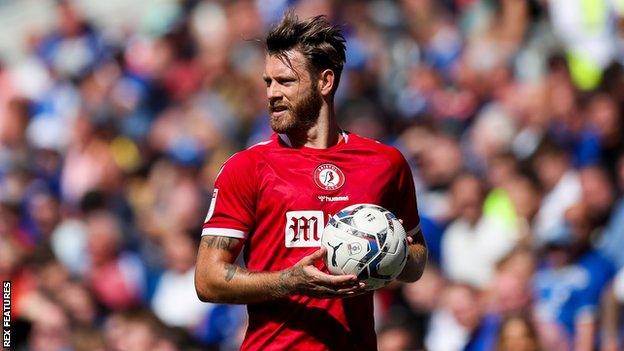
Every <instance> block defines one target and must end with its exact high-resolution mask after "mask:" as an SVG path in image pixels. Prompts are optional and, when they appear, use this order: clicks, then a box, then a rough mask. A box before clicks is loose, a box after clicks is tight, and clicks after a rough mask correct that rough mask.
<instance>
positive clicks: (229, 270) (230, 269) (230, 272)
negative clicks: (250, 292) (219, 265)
mask: <svg viewBox="0 0 624 351" xmlns="http://www.w3.org/2000/svg"><path fill="white" fill-rule="evenodd" d="M224 268H225V276H224V277H223V278H224V279H225V281H226V282H227V283H229V282H230V281H231V280H232V278H234V276H235V275H236V274H237V273H241V274H246V275H249V274H250V273H249V271H248V270H246V269H245V268H243V267H241V266H238V265H235V264H231V263H226V264H225V265H224Z"/></svg>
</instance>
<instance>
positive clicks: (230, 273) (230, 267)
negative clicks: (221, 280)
mask: <svg viewBox="0 0 624 351" xmlns="http://www.w3.org/2000/svg"><path fill="white" fill-rule="evenodd" d="M237 268H238V267H236V265H235V264H228V263H226V264H225V281H226V282H229V281H230V280H232V278H234V274H236V269H237Z"/></svg>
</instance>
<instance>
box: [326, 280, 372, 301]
mask: <svg viewBox="0 0 624 351" xmlns="http://www.w3.org/2000/svg"><path fill="white" fill-rule="evenodd" d="M364 288H365V285H364V283H361V282H360V283H359V284H358V285H357V286H354V287H350V288H341V289H331V288H327V287H317V288H316V293H315V295H316V296H317V297H325V298H330V297H352V296H358V295H361V294H364V293H366V292H367V290H365V289H364Z"/></svg>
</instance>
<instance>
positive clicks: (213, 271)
mask: <svg viewBox="0 0 624 351" xmlns="http://www.w3.org/2000/svg"><path fill="white" fill-rule="evenodd" d="M266 50H267V56H266V66H265V72H264V81H265V82H266V86H267V97H268V108H269V112H270V117H271V127H272V128H273V130H274V131H275V134H274V135H273V136H272V138H271V139H270V140H268V141H265V142H262V143H259V144H257V145H254V146H252V147H250V148H248V149H247V150H244V151H241V152H239V153H237V154H235V155H234V156H232V157H231V158H230V159H229V160H228V161H226V162H225V164H224V165H223V168H222V169H221V171H220V172H219V174H218V175H217V179H216V181H215V187H214V193H213V197H212V203H211V205H210V210H209V211H208V215H207V217H206V220H205V224H204V227H203V231H202V242H201V244H200V248H199V254H198V258H197V266H196V272H195V286H196V290H197V294H198V296H199V298H200V299H201V300H202V301H210V302H218V303H240V304H247V305H248V307H247V310H248V313H249V326H248V329H247V333H246V335H245V340H244V341H243V345H242V349H243V350H328V349H341V350H343V349H344V350H346V349H350V350H351V349H352V350H375V349H376V337H375V331H374V320H373V294H372V293H370V292H366V291H365V290H364V285H363V283H362V282H359V281H358V279H357V277H355V276H353V275H330V274H327V273H326V272H324V271H323V270H324V266H323V263H322V261H323V258H324V257H325V256H326V254H327V253H326V250H325V249H324V248H320V249H319V247H320V242H321V233H322V231H323V228H324V227H325V224H326V223H327V221H328V219H329V218H330V217H331V216H332V215H333V214H335V213H337V212H338V211H340V210H341V209H343V208H344V207H346V206H349V205H352V204H356V203H373V204H377V205H380V206H382V207H385V208H387V209H388V210H390V211H392V212H393V213H394V214H395V215H396V216H397V217H398V218H401V219H402V220H403V221H404V222H403V225H404V226H405V228H406V230H407V231H408V236H409V238H408V241H409V243H410V256H409V259H408V262H407V264H406V266H405V268H404V270H403V272H402V273H401V275H400V276H399V278H398V279H400V280H402V281H406V282H413V281H416V280H417V279H419V278H420V276H421V274H422V271H423V268H424V265H425V261H426V256H427V252H426V248H425V245H424V240H423V237H422V234H421V232H420V228H419V218H418V211H417V208H416V196H415V192H414V185H413V181H412V175H411V172H410V169H409V167H408V165H407V163H406V161H405V159H404V158H403V156H402V155H401V154H400V152H399V151H397V150H396V149H395V148H392V147H390V146H386V145H383V144H380V143H379V142H376V141H373V140H370V139H366V138H363V137H360V136H358V135H355V134H350V133H347V132H345V131H342V130H341V129H340V128H339V126H338V124H337V122H336V117H335V112H334V102H333V98H334V94H335V92H336V88H337V87H338V81H339V78H340V73H341V71H342V67H343V64H344V62H345V40H344V37H343V36H342V33H341V32H340V30H339V29H338V28H336V27H335V26H332V25H331V24H330V23H328V22H327V20H326V19H325V17H323V16H317V17H314V18H311V19H308V20H304V21H300V20H299V19H298V18H297V17H296V16H294V15H293V14H291V13H288V14H286V15H285V17H284V19H283V20H282V22H281V23H280V24H279V25H277V26H276V27H275V28H273V29H272V30H271V31H270V33H269V34H268V36H267V39H266ZM241 250H243V257H244V259H245V266H246V267H245V268H243V267H240V266H238V265H236V264H235V263H234V261H235V259H236V257H237V256H238V254H239V253H240V251H241Z"/></svg>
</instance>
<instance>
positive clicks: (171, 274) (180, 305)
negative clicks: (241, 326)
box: [151, 232, 212, 329]
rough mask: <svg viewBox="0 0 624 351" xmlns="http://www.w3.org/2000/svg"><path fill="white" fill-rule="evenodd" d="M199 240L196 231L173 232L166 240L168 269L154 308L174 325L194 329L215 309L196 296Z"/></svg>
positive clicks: (163, 239) (161, 278) (160, 316)
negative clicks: (196, 256)
mask: <svg viewBox="0 0 624 351" xmlns="http://www.w3.org/2000/svg"><path fill="white" fill-rule="evenodd" d="M197 238H198V237H197V236H196V235H195V233H194V232H172V233H170V234H169V235H165V236H164V237H163V238H162V245H163V250H164V254H165V262H166V270H165V272H164V273H163V275H162V276H161V277H160V280H159V282H158V284H157V285H156V291H155V292H154V296H153V297H152V302H151V305H152V309H153V311H154V313H155V314H156V315H157V316H158V317H159V318H160V319H161V320H162V321H163V322H165V323H167V324H168V325H170V326H179V327H186V328H188V329H192V328H194V327H196V326H197V325H198V324H199V322H200V321H201V320H202V319H204V318H206V315H207V314H208V313H209V312H210V310H211V308H212V306H211V304H207V303H202V302H201V301H199V299H198V298H197V294H196V293H195V255H196V248H197V243H198V240H197ZM172 301H177V302H176V303H171V302H172Z"/></svg>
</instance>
